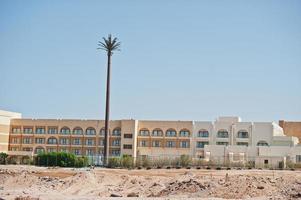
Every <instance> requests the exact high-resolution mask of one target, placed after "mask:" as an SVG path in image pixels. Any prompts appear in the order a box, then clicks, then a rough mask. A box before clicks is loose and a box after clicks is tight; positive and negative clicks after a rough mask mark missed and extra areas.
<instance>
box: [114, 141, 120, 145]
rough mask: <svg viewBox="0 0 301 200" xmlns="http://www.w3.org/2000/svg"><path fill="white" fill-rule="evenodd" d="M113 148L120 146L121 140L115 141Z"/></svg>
mask: <svg viewBox="0 0 301 200" xmlns="http://www.w3.org/2000/svg"><path fill="white" fill-rule="evenodd" d="M112 146H120V140H113V141H112Z"/></svg>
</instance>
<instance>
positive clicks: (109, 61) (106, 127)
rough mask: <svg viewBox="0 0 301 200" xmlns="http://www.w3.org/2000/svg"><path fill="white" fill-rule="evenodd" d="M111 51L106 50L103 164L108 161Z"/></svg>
mask: <svg viewBox="0 0 301 200" xmlns="http://www.w3.org/2000/svg"><path fill="white" fill-rule="evenodd" d="M111 55H112V54H111V52H110V51H108V69H107V90H106V114H105V140H104V165H107V163H108V162H107V161H108V146H109V145H108V143H109V141H108V138H109V120H110V79H111Z"/></svg>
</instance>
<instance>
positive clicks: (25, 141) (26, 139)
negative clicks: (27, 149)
mask: <svg viewBox="0 0 301 200" xmlns="http://www.w3.org/2000/svg"><path fill="white" fill-rule="evenodd" d="M31 143H32V142H31V138H23V144H31Z"/></svg>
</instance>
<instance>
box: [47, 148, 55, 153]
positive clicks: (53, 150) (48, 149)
mask: <svg viewBox="0 0 301 200" xmlns="http://www.w3.org/2000/svg"><path fill="white" fill-rule="evenodd" d="M47 152H49V153H50V152H56V148H47Z"/></svg>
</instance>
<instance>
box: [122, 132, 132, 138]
mask: <svg viewBox="0 0 301 200" xmlns="http://www.w3.org/2000/svg"><path fill="white" fill-rule="evenodd" d="M123 137H124V138H133V134H130V133H126V134H124V135H123Z"/></svg>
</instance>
